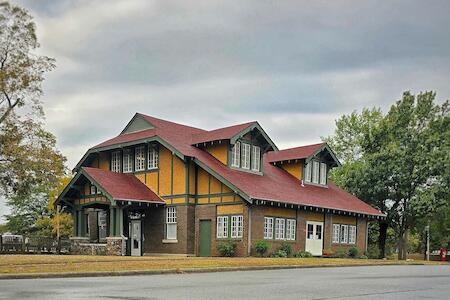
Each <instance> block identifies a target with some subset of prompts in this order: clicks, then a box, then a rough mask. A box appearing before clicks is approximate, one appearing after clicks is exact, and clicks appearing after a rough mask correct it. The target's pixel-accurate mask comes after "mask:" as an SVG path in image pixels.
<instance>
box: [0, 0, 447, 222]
mask: <svg viewBox="0 0 450 300" xmlns="http://www.w3.org/2000/svg"><path fill="white" fill-rule="evenodd" d="M362 2H364V3H362ZM13 3H16V4H19V5H21V6H23V7H25V8H27V9H28V10H29V11H30V12H31V14H32V15H33V16H34V17H35V20H36V23H37V34H38V39H39V41H40V43H41V48H40V52H41V53H42V54H45V55H47V56H51V57H54V58H55V59H56V61H57V69H56V70H55V71H53V72H52V73H51V74H49V75H48V76H47V80H46V82H45V84H44V91H45V95H44V97H43V100H44V107H45V112H46V116H47V127H48V129H49V130H50V131H52V132H53V133H54V134H55V135H56V137H57V138H58V147H59V148H60V149H61V151H62V152H63V154H64V155H65V156H67V158H68V167H70V168H72V167H73V166H74V165H75V164H76V162H77V161H78V160H79V159H80V158H81V156H82V155H83V154H84V152H85V151H86V150H87V149H88V148H89V147H91V146H93V145H95V144H97V143H99V142H101V141H103V140H105V139H107V138H110V137H113V136H115V135H117V134H118V133H119V132H120V131H121V129H122V128H123V127H124V126H125V125H126V123H127V121H128V120H129V119H130V118H131V117H132V116H133V114H134V113H135V112H141V113H145V114H149V115H152V116H156V117H160V118H165V119H169V120H173V121H176V122H181V123H185V124H189V125H193V126H198V127H202V128H205V129H214V128H217V127H221V126H227V125H231V124H234V123H238V122H245V121H250V120H257V121H259V122H260V124H261V125H262V126H263V128H264V129H265V130H266V131H267V132H268V134H269V135H270V136H271V138H272V139H273V140H274V142H275V143H276V144H277V145H278V146H279V148H287V147H291V146H299V145H302V144H307V143H313V142H318V141H320V136H326V135H329V134H331V133H332V131H333V129H334V120H335V119H336V118H337V117H338V116H340V115H342V114H347V113H350V112H352V111H353V110H361V109H362V108H363V107H371V106H380V107H382V108H384V109H385V110H386V109H387V108H388V107H389V105H390V104H391V103H393V101H395V100H397V99H399V98H400V97H401V94H402V92H403V91H405V90H411V91H413V92H419V91H424V90H435V91H437V93H438V98H439V99H441V100H442V99H444V98H445V99H447V98H450V84H449V82H450V2H449V1H411V0H409V1H392V0H391V1H299V0H297V1H262V0H257V1H186V0H184V1H167V0H164V1H149V0H126V1H125V0H123V1H119V0H108V1H93V0H88V1H70V0H59V1H52V0H23V1H13ZM2 211H3V213H4V212H5V211H6V209H5V208H4V207H3V208H2V205H1V204H0V214H2Z"/></svg>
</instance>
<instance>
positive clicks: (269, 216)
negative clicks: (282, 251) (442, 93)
mask: <svg viewBox="0 0 450 300" xmlns="http://www.w3.org/2000/svg"><path fill="white" fill-rule="evenodd" d="M264 218H272V219H273V222H272V238H271V239H266V238H264V227H265V224H266V222H265V219H264ZM276 219H284V239H281V240H277V239H275V220H276ZM287 220H294V221H295V232H294V234H295V238H294V239H293V240H287V239H286V236H287ZM263 221H264V222H263V226H262V229H263V240H265V241H271V242H288V243H289V242H291V243H294V242H296V241H297V236H298V234H297V225H298V221H297V211H296V214H295V218H286V217H277V216H273V215H263ZM306 221H308V220H306Z"/></svg>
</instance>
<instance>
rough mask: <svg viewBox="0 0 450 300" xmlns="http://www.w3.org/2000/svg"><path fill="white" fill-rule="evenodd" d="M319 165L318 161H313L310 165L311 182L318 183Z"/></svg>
mask: <svg viewBox="0 0 450 300" xmlns="http://www.w3.org/2000/svg"><path fill="white" fill-rule="evenodd" d="M319 165H320V163H319V162H318V161H313V166H312V168H313V169H312V182H313V183H319Z"/></svg>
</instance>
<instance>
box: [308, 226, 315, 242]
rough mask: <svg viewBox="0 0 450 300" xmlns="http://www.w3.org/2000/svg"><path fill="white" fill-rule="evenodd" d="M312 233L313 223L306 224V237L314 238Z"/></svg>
mask: <svg viewBox="0 0 450 300" xmlns="http://www.w3.org/2000/svg"><path fill="white" fill-rule="evenodd" d="M313 235H314V225H313V224H308V232H307V235H306V238H307V239H308V240H312V239H314V236H313Z"/></svg>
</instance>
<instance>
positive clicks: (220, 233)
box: [216, 216, 228, 239]
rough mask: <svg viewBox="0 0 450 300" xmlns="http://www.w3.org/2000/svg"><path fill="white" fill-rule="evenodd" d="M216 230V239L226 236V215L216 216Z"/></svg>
mask: <svg viewBox="0 0 450 300" xmlns="http://www.w3.org/2000/svg"><path fill="white" fill-rule="evenodd" d="M216 227H217V232H216V236H217V238H218V239H226V238H228V216H217V226H216Z"/></svg>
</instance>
